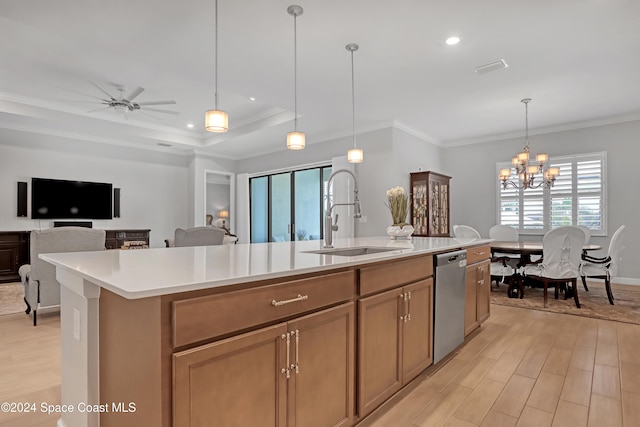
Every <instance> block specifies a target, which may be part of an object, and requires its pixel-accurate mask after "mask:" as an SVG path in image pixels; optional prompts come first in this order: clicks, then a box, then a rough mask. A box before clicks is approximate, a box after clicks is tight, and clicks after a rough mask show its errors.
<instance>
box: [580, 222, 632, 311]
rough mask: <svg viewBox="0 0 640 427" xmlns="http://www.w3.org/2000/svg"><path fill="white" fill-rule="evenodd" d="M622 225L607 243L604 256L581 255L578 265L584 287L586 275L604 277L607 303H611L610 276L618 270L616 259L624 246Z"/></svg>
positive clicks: (597, 277) (617, 259) (594, 277)
mask: <svg viewBox="0 0 640 427" xmlns="http://www.w3.org/2000/svg"><path fill="white" fill-rule="evenodd" d="M624 228H625V226H624V225H621V226H620V227H618V229H617V230H616V232H615V233H613V237H612V238H611V242H610V243H609V252H608V253H607V256H606V257H603V258H596V257H592V256H590V255H583V256H582V259H583V262H582V264H581V265H580V277H581V278H582V284H583V285H584V288H585V289H586V290H587V291H588V290H589V288H587V280H586V278H587V277H591V278H593V279H604V287H605V290H606V291H607V297H608V298H609V304H611V305H613V299H614V298H613V292H612V291H611V278H612V277H613V276H615V274H616V273H617V271H618V261H620V260H621V259H622V258H621V257H620V253H621V252H622V249H624V246H622V236H623V232H624Z"/></svg>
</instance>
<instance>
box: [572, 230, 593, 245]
mask: <svg viewBox="0 0 640 427" xmlns="http://www.w3.org/2000/svg"><path fill="white" fill-rule="evenodd" d="M576 227H578V228H579V229H580V230H582V231H584V235H585V239H584V244H585V245H588V244H589V242H590V241H591V229H590V228H589V227H587V226H586V225H577V226H576Z"/></svg>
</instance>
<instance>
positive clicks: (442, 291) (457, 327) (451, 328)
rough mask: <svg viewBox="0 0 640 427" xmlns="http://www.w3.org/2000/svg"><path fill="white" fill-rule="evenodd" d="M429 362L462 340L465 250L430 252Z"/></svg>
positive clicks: (444, 354) (436, 359)
mask: <svg viewBox="0 0 640 427" xmlns="http://www.w3.org/2000/svg"><path fill="white" fill-rule="evenodd" d="M433 258H434V259H433V261H434V263H435V266H436V272H435V288H434V292H435V297H434V301H435V304H434V307H433V363H434V364H435V363H438V362H439V361H440V360H442V358H444V357H445V356H446V355H447V354H449V353H451V351H453V350H454V349H455V348H456V347H458V346H459V345H460V344H462V343H463V342H464V300H465V280H466V271H467V270H466V267H467V251H466V250H461V251H455V252H447V253H444V254H440V255H434V257H433Z"/></svg>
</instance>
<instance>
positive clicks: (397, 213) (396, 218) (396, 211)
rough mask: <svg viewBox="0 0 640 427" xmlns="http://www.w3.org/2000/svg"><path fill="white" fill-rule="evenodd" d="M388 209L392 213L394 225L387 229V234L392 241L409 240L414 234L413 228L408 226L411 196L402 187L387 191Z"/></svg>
mask: <svg viewBox="0 0 640 427" xmlns="http://www.w3.org/2000/svg"><path fill="white" fill-rule="evenodd" d="M387 201H388V204H387V207H388V208H389V211H390V212H391V219H392V220H393V224H392V225H390V226H389V227H387V234H388V235H389V236H390V237H391V238H392V239H407V238H409V236H411V234H413V226H412V225H410V224H407V213H408V212H409V195H408V194H407V193H406V192H405V191H404V188H402V187H394V188H391V189H389V190H387Z"/></svg>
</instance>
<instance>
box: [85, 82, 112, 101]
mask: <svg viewBox="0 0 640 427" xmlns="http://www.w3.org/2000/svg"><path fill="white" fill-rule="evenodd" d="M89 82H90V83H91V84H92V85H94V86H95V87H97V88H98V89H99V90H100V91H102V93H104V94H105V95H107V96H108V97H109V98H111V99H116V98H115V96H113V95H111V94H110V93H109V92H107V91H106V90H104V89H103V88H102V87H101V86H100V85H99V84H98V83H96V82H92V81H91V80H89Z"/></svg>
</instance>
